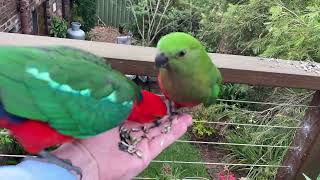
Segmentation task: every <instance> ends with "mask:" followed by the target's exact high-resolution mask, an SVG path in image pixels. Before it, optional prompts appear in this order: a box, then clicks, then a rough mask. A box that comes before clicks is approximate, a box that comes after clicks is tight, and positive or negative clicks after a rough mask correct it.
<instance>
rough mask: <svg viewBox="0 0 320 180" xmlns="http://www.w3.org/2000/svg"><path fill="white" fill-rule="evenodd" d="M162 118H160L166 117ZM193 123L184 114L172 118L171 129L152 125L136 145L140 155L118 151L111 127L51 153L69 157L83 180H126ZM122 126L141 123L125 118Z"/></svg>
mask: <svg viewBox="0 0 320 180" xmlns="http://www.w3.org/2000/svg"><path fill="white" fill-rule="evenodd" d="M166 120H167V117H166V118H163V119H162V121H166ZM191 123H192V118H191V116H190V115H187V114H183V115H180V116H178V117H176V118H175V119H174V120H173V124H172V129H171V131H170V132H169V133H167V134H162V133H161V127H157V128H154V129H152V130H151V131H150V132H149V134H148V136H149V137H150V138H148V139H143V140H142V141H141V142H140V143H139V144H138V146H137V149H139V150H141V151H142V153H143V157H142V159H140V158H138V157H137V156H135V155H130V154H128V153H126V152H124V151H120V150H119V148H118V143H119V141H120V137H119V128H118V127H117V128H114V129H112V130H110V131H108V132H106V133H103V134H101V135H99V136H96V137H93V138H89V139H85V140H81V141H75V142H73V143H69V144H65V145H62V146H61V147H60V148H58V149H57V150H55V151H54V154H55V155H56V156H58V157H60V158H62V159H69V160H70V161H71V162H72V164H73V165H74V166H77V167H80V168H81V169H82V174H83V177H82V180H109V179H110V180H113V179H119V180H129V179H132V178H133V177H135V176H137V175H138V174H139V173H141V172H142V171H143V170H144V169H145V168H146V167H147V166H148V165H149V164H150V162H151V161H152V160H153V159H154V158H155V157H157V156H158V155H159V154H160V153H161V152H162V151H163V150H164V149H165V148H167V147H168V146H169V145H171V144H172V143H174V142H175V141H176V140H177V139H179V138H180V137H181V136H182V135H183V134H184V133H185V132H186V131H187V127H188V126H190V125H191ZM125 126H129V127H137V126H141V124H137V123H133V122H126V123H125Z"/></svg>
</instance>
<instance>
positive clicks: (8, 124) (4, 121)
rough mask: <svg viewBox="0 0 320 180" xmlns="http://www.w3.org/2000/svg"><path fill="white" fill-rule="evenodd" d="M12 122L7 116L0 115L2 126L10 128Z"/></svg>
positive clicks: (0, 126)
mask: <svg viewBox="0 0 320 180" xmlns="http://www.w3.org/2000/svg"><path fill="white" fill-rule="evenodd" d="M9 126H10V123H9V121H8V120H7V119H6V118H1V117H0V128H9Z"/></svg>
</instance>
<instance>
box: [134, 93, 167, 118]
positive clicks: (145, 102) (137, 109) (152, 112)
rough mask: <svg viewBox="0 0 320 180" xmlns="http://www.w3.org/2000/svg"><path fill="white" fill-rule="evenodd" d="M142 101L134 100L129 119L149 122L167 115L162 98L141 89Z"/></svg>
mask: <svg viewBox="0 0 320 180" xmlns="http://www.w3.org/2000/svg"><path fill="white" fill-rule="evenodd" d="M142 96H143V98H142V101H140V102H139V103H137V102H135V103H134V105H133V109H132V111H131V114H130V115H129V117H128V120H129V121H134V122H138V123H149V122H153V121H155V120H157V119H158V118H161V117H163V116H165V115H167V106H166V103H165V102H164V101H163V99H162V98H161V97H160V96H158V95H156V94H153V93H151V92H149V91H145V90H142Z"/></svg>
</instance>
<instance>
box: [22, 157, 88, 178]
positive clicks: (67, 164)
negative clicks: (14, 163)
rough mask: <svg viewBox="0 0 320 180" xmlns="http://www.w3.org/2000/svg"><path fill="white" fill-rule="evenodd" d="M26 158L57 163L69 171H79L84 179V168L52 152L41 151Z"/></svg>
mask: <svg viewBox="0 0 320 180" xmlns="http://www.w3.org/2000/svg"><path fill="white" fill-rule="evenodd" d="M25 159H30V160H34V161H40V162H46V163H51V164H55V165H57V166H60V167H62V168H64V169H67V170H68V171H73V172H75V173H77V174H78V175H79V176H80V179H82V170H81V169H80V168H79V167H76V166H73V165H72V163H71V161H70V160H65V159H60V158H58V157H57V156H55V155H53V154H51V153H50V152H47V151H41V152H40V153H39V154H38V157H26V158H25Z"/></svg>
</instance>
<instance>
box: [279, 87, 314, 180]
mask: <svg viewBox="0 0 320 180" xmlns="http://www.w3.org/2000/svg"><path fill="white" fill-rule="evenodd" d="M310 106H319V107H309V109H308V110H307V112H306V114H305V116H304V119H303V122H302V123H301V124H302V128H301V129H299V130H297V132H296V134H295V137H294V140H293V142H292V143H291V145H290V146H291V147H297V148H293V149H289V150H288V151H287V154H286V156H285V157H284V160H283V163H282V165H283V166H289V168H285V167H282V168H279V169H278V173H277V177H276V179H277V180H283V179H285V180H300V179H301V180H305V178H304V177H303V175H302V174H303V173H304V174H306V175H307V176H309V177H310V178H311V179H316V177H317V176H318V175H319V174H320V91H319V90H318V91H316V93H315V94H314V96H313V99H312V101H311V103H310Z"/></svg>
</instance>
